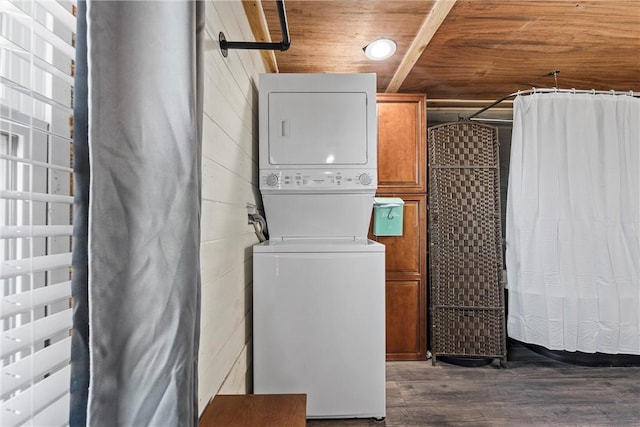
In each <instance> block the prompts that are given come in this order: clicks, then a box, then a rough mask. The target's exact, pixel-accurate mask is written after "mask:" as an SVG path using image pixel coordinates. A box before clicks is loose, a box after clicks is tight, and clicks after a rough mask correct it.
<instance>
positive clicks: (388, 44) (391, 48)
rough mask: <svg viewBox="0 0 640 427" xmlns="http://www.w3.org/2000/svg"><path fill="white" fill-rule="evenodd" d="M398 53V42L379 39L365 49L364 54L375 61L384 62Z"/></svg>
mask: <svg viewBox="0 0 640 427" xmlns="http://www.w3.org/2000/svg"><path fill="white" fill-rule="evenodd" d="M394 53H396V42H394V41H393V40H390V39H378V40H376V41H373V42H371V43H369V44H368V45H367V46H365V47H364V54H365V55H366V57H367V58H369V59H371V60H373V61H383V60H385V59H388V58H391V56H393V54H394Z"/></svg>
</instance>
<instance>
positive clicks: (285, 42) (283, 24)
mask: <svg viewBox="0 0 640 427" xmlns="http://www.w3.org/2000/svg"><path fill="white" fill-rule="evenodd" d="M276 4H277V6H278V16H279V17H280V31H282V41H281V42H278V43H269V42H230V41H227V39H226V38H225V36H224V33H223V32H222V31H221V32H220V34H219V35H218V40H219V41H220V50H221V51H222V56H224V57H225V58H226V57H227V54H228V53H229V49H260V50H279V51H285V50H287V49H289V46H291V40H290V39H289V25H288V24H287V12H286V11H285V8H284V0H277V1H276Z"/></svg>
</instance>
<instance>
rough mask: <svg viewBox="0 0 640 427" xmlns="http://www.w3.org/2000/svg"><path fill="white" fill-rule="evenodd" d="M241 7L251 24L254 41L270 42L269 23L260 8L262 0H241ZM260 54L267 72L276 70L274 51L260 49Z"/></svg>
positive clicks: (276, 63)
mask: <svg viewBox="0 0 640 427" xmlns="http://www.w3.org/2000/svg"><path fill="white" fill-rule="evenodd" d="M242 7H244V12H245V13H246V15H247V19H248V20H249V26H251V32H252V33H253V37H254V38H255V39H256V41H257V42H266V43H271V35H270V34H269V24H267V18H266V17H265V15H264V9H262V2H261V1H260V0H242ZM260 56H262V62H263V63H264V68H265V69H266V71H267V73H277V72H278V62H277V61H276V54H275V52H274V51H272V50H261V51H260Z"/></svg>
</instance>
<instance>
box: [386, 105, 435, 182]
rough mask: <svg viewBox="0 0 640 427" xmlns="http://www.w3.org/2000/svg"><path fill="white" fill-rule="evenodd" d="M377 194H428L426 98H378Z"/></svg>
mask: <svg viewBox="0 0 640 427" xmlns="http://www.w3.org/2000/svg"><path fill="white" fill-rule="evenodd" d="M377 104H378V192H379V193H425V192H426V189H427V185H426V143H427V142H426V119H427V118H426V114H427V113H426V98H425V96H424V95H421V94H386V93H385V94H378V95H377Z"/></svg>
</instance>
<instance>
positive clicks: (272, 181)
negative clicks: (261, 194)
mask: <svg viewBox="0 0 640 427" xmlns="http://www.w3.org/2000/svg"><path fill="white" fill-rule="evenodd" d="M277 183H278V175H276V174H275V173H270V174H269V175H267V185H268V186H270V187H273V186H274V185H276V184H277Z"/></svg>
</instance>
